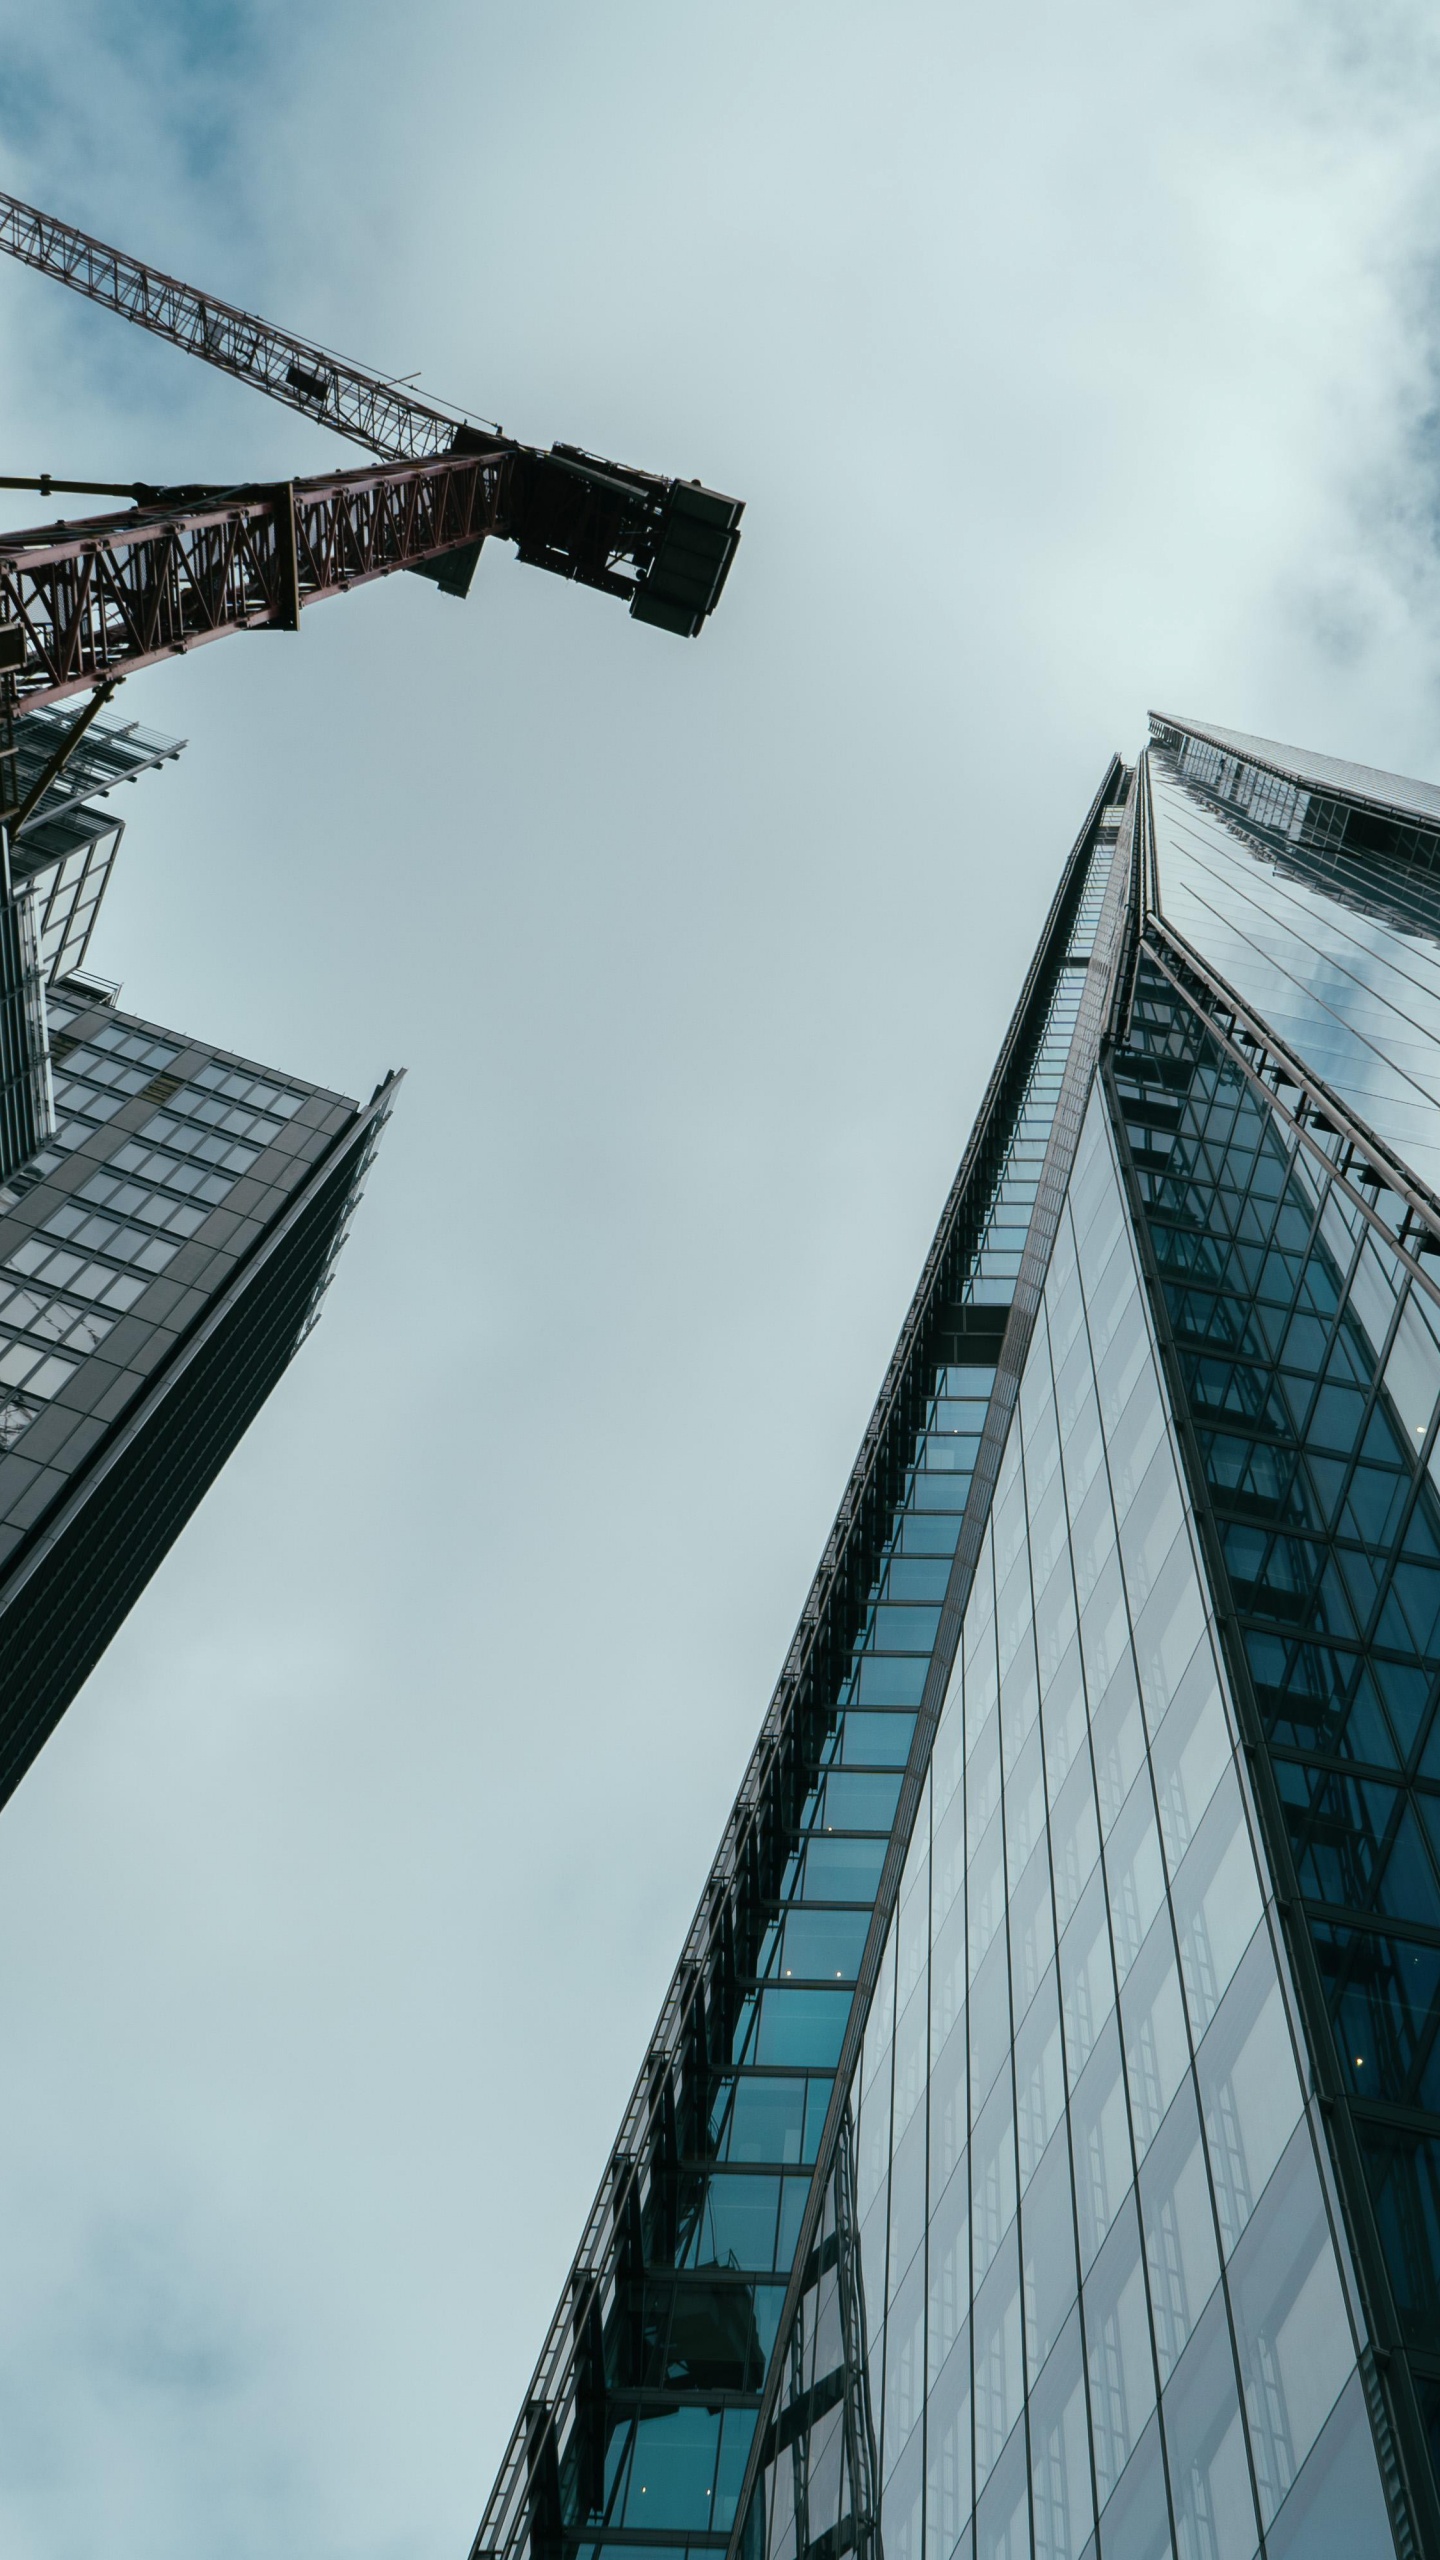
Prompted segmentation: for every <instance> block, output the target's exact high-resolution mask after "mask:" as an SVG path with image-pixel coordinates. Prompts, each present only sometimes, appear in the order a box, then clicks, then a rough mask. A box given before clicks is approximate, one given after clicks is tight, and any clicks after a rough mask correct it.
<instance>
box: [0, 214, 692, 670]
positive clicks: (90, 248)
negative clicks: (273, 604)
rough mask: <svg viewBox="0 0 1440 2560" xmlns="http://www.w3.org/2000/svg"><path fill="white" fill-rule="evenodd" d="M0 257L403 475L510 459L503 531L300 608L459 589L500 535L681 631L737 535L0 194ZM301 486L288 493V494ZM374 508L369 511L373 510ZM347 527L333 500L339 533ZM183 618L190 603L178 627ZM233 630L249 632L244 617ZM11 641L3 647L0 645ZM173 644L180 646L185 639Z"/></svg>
mask: <svg viewBox="0 0 1440 2560" xmlns="http://www.w3.org/2000/svg"><path fill="white" fill-rule="evenodd" d="M0 250H4V251H5V252H7V253H8V254H9V255H10V256H11V257H13V258H16V259H18V260H20V261H21V263H22V264H24V265H26V266H30V267H34V268H35V269H37V270H38V271H39V272H40V273H41V274H43V275H49V276H53V277H54V278H56V280H57V281H58V282H60V283H62V284H66V285H69V286H70V287H71V289H72V291H74V292H77V293H80V294H83V295H84V296H85V297H86V299H87V300H89V301H91V302H94V303H97V304H99V305H100V306H101V307H102V308H103V309H106V310H110V311H114V312H116V313H118V315H119V316H120V317H121V318H122V319H126V320H130V321H133V322H134V323H135V324H136V326H137V327H139V328H142V329H147V330H149V331H150V332H151V334H152V335H154V336H157V337H162V338H165V339H167V340H168V341H169V342H170V344H171V345H173V346H177V347H180V348H182V349H184V350H185V352H186V353H188V354H191V355H196V356H199V357H200V358H201V359H202V360H203V361H204V362H205V363H207V364H210V365H214V366H216V367H218V368H219V370H220V371H222V372H225V373H229V374H232V375H234V376H235V377H236V379H237V380H240V381H245V382H250V383H253V384H254V385H255V386H256V387H257V388H258V389H260V390H263V391H265V392H266V393H267V394H268V395H269V397H270V398H271V399H275V400H280V401H282V402H284V403H285V404H286V405H287V406H288V407H290V408H293V409H296V410H298V411H299V412H300V413H301V415H302V416H304V417H307V418H310V419H312V420H314V421H316V422H317V423H319V424H321V425H324V426H328V427H332V428H333V429H334V430H335V431H336V433H337V434H340V435H343V436H347V437H349V438H350V439H351V440H352V441H353V442H355V443H358V444H362V445H365V446H367V447H368V448H369V450H370V451H371V452H372V453H374V454H376V455H379V456H381V457H383V459H384V460H385V461H386V462H387V463H390V464H394V465H397V466H399V467H400V468H401V469H402V470H403V469H404V468H405V467H406V466H410V467H411V468H419V469H424V468H426V467H429V466H436V467H437V468H438V467H440V466H442V465H443V464H444V463H445V461H446V460H447V459H449V460H457V459H459V458H461V457H467V458H468V457H472V456H473V457H476V458H479V457H480V456H482V455H489V456H491V457H494V456H496V455H500V454H503V455H505V456H507V457H508V458H509V460H508V469H507V472H506V474H505V475H504V477H505V481H506V491H507V497H506V517H505V521H504V522H503V523H501V522H499V521H496V522H493V523H489V524H487V525H486V526H485V528H484V531H483V532H481V533H480V534H478V535H472V536H468V537H466V539H465V540H464V541H462V542H451V541H448V540H447V541H446V542H444V543H443V544H439V545H436V544H434V543H427V544H426V546H425V547H424V548H423V550H420V551H417V552H416V553H415V554H414V555H413V556H408V555H407V556H404V557H401V556H398V552H399V550H403V549H404V548H405V546H404V545H399V546H397V545H396V544H395V543H394V542H393V541H392V540H389V539H388V538H387V540H386V541H385V542H382V544H381V545H380V549H381V551H382V552H383V554H384V556H383V557H379V558H376V557H372V552H373V546H371V549H370V550H367V551H366V553H365V556H366V559H367V562H368V564H369V565H367V566H365V567H364V568H363V569H359V570H357V571H356V572H355V574H354V575H353V576H351V577H349V578H348V579H344V580H341V581H338V582H337V583H334V584H322V585H318V586H316V587H315V588H314V589H313V590H312V591H310V592H308V593H307V592H306V590H305V585H304V577H303V573H302V575H301V577H300V581H299V586H300V601H301V602H302V603H307V602H309V601H311V597H312V594H313V595H321V594H332V593H337V592H339V589H340V586H341V585H344V584H351V585H353V584H355V583H356V582H357V579H358V578H360V577H366V578H370V577H383V576H385V575H387V574H388V573H389V572H390V571H391V570H393V569H398V568H406V569H415V570H418V571H419V572H420V573H421V574H422V575H424V576H426V577H429V578H431V579H433V580H434V582H435V584H437V585H438V586H440V587H441V588H442V589H444V590H445V591H446V592H448V593H450V594H452V595H463V594H465V593H466V591H467V590H468V587H469V584H470V580H471V577H472V576H473V574H474V569H475V564H476V562H477V560H478V558H479V550H480V543H481V542H482V541H483V540H484V539H486V538H487V536H489V535H495V536H498V537H499V538H501V539H505V540H509V541H513V543H514V544H515V547H516V550H517V552H518V554H519V557H520V558H521V560H522V561H525V562H527V563H528V564H529V565H531V566H532V567H535V568H542V569H549V570H551V571H553V572H555V573H556V574H558V575H559V576H561V577H565V578H569V579H571V580H573V581H575V582H576V583H577V584H579V585H581V586H589V587H595V588H598V589H599V590H600V592H601V593H602V594H606V595H614V596H619V597H621V598H622V599H624V600H626V601H627V602H628V603H629V606H630V611H631V613H632V615H633V617H634V619H635V620H636V621H637V622H649V623H652V624H654V625H655V626H656V627H657V628H659V629H661V630H667V631H674V632H678V633H681V634H683V635H685V636H687V637H692V638H693V637H694V635H695V634H696V633H697V632H699V631H700V629H701V628H702V627H703V625H704V623H705V621H706V619H707V617H708V616H709V615H710V614H711V613H713V612H714V610H715V607H716V605H717V603H718V602H719V599H720V594H721V591H722V589H723V587H724V584H725V580H726V577H727V575H728V573H729V568H730V563H731V561H732V559H733V558H734V555H735V548H736V545H737V543H738V541H739V538H740V536H739V523H740V517H741V514H742V512H743V509H742V502H741V501H740V500H739V499H735V498H726V497H722V496H720V495H719V493H718V492H717V491H714V490H710V489H703V488H701V487H700V485H699V483H698V482H695V481H683V480H670V479H666V478H662V477H660V476H659V475H657V474H654V473H649V472H640V471H631V470H627V469H626V468H625V467H624V466H622V465H619V464H616V463H613V462H607V461H605V460H604V459H603V458H602V457H601V456H599V455H597V454H591V453H586V452H584V451H583V450H582V449H581V448H580V447H578V446H575V445H557V446H554V447H552V448H551V449H550V450H549V451H543V450H541V449H539V448H537V447H535V446H531V445H523V444H519V443H517V442H516V441H514V439H512V438H510V437H506V436H502V435H501V433H500V431H499V429H498V428H486V427H479V426H477V425H475V423H474V422H473V421H471V420H470V419H467V418H465V417H463V416H462V415H461V414H460V412H458V411H456V410H451V409H448V408H446V407H444V406H443V405H439V406H437V405H433V404H431V403H429V402H427V401H423V400H417V399H416V398H415V396H414V394H413V392H412V391H411V390H409V389H408V387H406V386H404V385H402V384H400V383H397V382H396V381H394V380H393V379H391V378H390V377H388V376H387V375H385V374H383V373H379V372H376V371H375V370H374V369H373V368H371V367H368V366H365V365H357V364H352V363H349V362H347V361H346V360H345V359H344V358H343V357H340V356H336V355H333V354H332V353H331V352H330V351H329V350H328V349H327V348H324V347H318V346H315V345H312V344H311V343H310V342H309V341H307V340H305V339H303V338H298V337H295V336H294V335H292V334H291V333H290V332H289V331H286V330H282V329H276V328H273V327H272V326H271V325H270V323H269V322H268V321H265V320H261V319H259V318H257V317H256V316H255V314H254V313H252V312H247V311H241V310H238V309H236V308H235V307H234V306H233V305H231V304H229V303H225V302H219V301H217V300H216V299H215V297H214V296H213V295H211V294H203V293H200V292H198V291H197V290H196V289H195V287H194V286H193V285H187V284H183V283H181V281H180V280H179V279H178V277H175V276H170V275H166V274H165V273H163V271H162V270H160V269H159V268H155V267H147V266H145V265H144V264H143V263H142V262H141V261H140V260H139V259H136V258H131V257H128V256H127V255H126V253H125V252H124V251H123V250H120V249H115V248H112V247H110V246H109V244H108V243H107V242H105V241H103V240H96V239H94V238H92V237H91V235H90V234H89V233H88V232H83V231H79V230H77V229H76V228H75V227H74V226H73V225H71V224H69V223H64V222H60V221H57V220H56V219H55V217H54V216H53V215H51V214H47V213H42V212H41V211H39V210H38V208H37V207H36V206H34V205H28V204H25V203H23V202H22V201H21V199H20V198H19V197H18V196H11V195H6V194H3V193H0ZM312 485H313V484H312V483H310V482H297V483H296V484H295V486H296V487H297V489H300V488H309V487H311V486H312ZM190 494H192V493H188V492H187V495H190ZM432 494H433V493H432ZM385 512H386V511H385V509H384V508H381V510H380V513H381V515H382V516H383V515H384V514H385ZM348 521H349V519H348V516H347V514H346V510H345V508H344V507H343V506H342V507H341V508H339V510H338V511H337V513H336V522H337V525H338V524H340V523H342V522H343V523H346V524H348ZM173 533H174V542H175V545H176V546H178V554H177V556H178V555H180V554H185V553H186V549H187V545H189V544H191V542H192V539H193V528H192V527H190V526H189V525H188V523H186V524H182V523H181V522H180V521H179V520H178V519H177V521H176V523H175V525H174V527H173ZM236 544H237V546H238V548H237V550H236V557H244V556H246V555H247V546H248V544H249V536H248V535H246V536H245V537H244V538H242V537H241V535H240V534H239V533H237V535H236ZM251 574H253V572H252V573H251ZM182 583H183V581H182ZM7 610H8V607H7ZM296 610H297V612H298V606H297V608H296ZM202 618H203V617H202ZM266 618H269V617H262V619H266ZM195 619H196V616H195V611H194V609H193V608H192V610H191V613H190V617H189V620H187V624H186V627H187V629H188V628H189V627H190V621H194V620H195ZM240 619H241V620H245V619H246V618H245V617H241V618H240ZM236 627H239V621H237V620H226V619H224V618H223V617H222V619H221V620H220V621H218V622H217V623H216V625H215V627H214V628H213V629H205V630H203V631H201V630H200V629H199V628H198V623H197V627H196V630H195V634H194V636H195V637H205V638H214V637H216V636H217V635H218V631H219V630H220V629H231V628H236ZM246 627H254V619H253V617H251V618H249V619H248V620H247V621H246ZM16 645H17V644H16V643H15V642H14V641H13V640H11V641H10V642H8V643H7V642H5V641H4V640H3V639H0V650H3V648H4V647H6V646H9V647H10V648H11V649H12V650H13V649H14V648H15V646H16ZM27 645H28V644H27ZM170 645H171V646H178V647H189V646H192V645H193V638H189V639H186V638H182V639H180V640H178V641H176V642H173V643H171V644H170ZM39 654H41V655H42V656H43V655H44V654H45V653H44V651H43V650H41V651H40V653H39ZM86 680H87V679H84V678H81V679H79V681H82V682H83V681H86ZM89 680H91V681H93V679H89ZM46 698H53V697H51V696H47V697H46Z"/></svg>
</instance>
